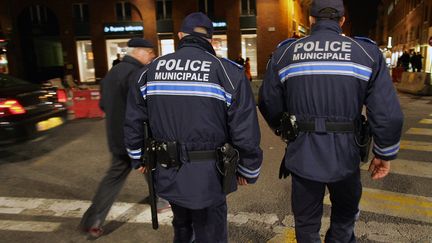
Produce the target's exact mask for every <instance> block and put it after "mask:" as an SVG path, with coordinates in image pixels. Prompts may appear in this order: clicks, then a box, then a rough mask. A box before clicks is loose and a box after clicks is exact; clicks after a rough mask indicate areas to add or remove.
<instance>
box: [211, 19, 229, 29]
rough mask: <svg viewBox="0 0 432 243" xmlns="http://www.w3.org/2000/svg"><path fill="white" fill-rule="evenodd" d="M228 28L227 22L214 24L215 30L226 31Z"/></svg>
mask: <svg viewBox="0 0 432 243" xmlns="http://www.w3.org/2000/svg"><path fill="white" fill-rule="evenodd" d="M227 27H228V24H227V22H226V21H218V22H213V28H214V29H215V30H226V29H227Z"/></svg>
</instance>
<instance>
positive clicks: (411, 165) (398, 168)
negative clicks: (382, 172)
mask: <svg viewBox="0 0 432 243" xmlns="http://www.w3.org/2000/svg"><path fill="white" fill-rule="evenodd" d="M361 169H362V170H368V169H369V163H365V164H364V165H362V166H361ZM390 173H391V174H398V175H408V176H418V177H424V178H432V163H430V162H420V161H409V160H402V159H396V160H392V161H391V165H390Z"/></svg>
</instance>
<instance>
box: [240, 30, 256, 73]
mask: <svg viewBox="0 0 432 243" xmlns="http://www.w3.org/2000/svg"><path fill="white" fill-rule="evenodd" d="M256 39H257V35H256V34H245V35H242V41H241V44H242V45H241V48H242V57H243V58H244V59H245V60H246V58H247V57H249V59H250V65H251V74H252V76H257V75H258V73H257V45H256Z"/></svg>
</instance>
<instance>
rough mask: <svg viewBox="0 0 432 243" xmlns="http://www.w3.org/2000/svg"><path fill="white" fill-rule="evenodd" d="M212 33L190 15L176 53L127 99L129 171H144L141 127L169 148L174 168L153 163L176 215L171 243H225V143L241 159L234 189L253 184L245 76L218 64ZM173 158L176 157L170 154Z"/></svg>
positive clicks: (147, 73)
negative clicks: (222, 155) (145, 125)
mask: <svg viewBox="0 0 432 243" xmlns="http://www.w3.org/2000/svg"><path fill="white" fill-rule="evenodd" d="M212 34H213V26H212V22H211V20H210V19H209V18H208V17H207V16H206V15H204V14H203V13H199V12H198V13H191V14H190V15H188V16H187V17H186V18H185V19H184V21H183V23H182V26H181V29H180V32H179V39H180V43H179V46H178V49H177V51H176V52H175V53H172V54H168V55H165V56H162V57H160V58H158V59H155V60H154V61H153V63H152V64H151V65H149V67H148V69H146V68H145V69H143V72H142V76H141V77H140V79H139V81H138V86H139V87H138V88H137V90H136V91H135V93H130V94H129V98H128V99H129V101H128V107H127V112H126V122H125V142H126V146H127V148H128V151H129V155H130V157H131V158H132V163H133V167H134V168H137V169H138V170H140V171H143V168H145V166H144V167H143V166H142V165H141V164H140V158H141V157H142V156H143V148H142V145H143V134H144V131H143V125H142V124H143V122H144V121H147V122H148V123H149V127H150V130H151V133H152V137H153V139H155V140H156V141H160V142H163V143H164V144H168V145H167V147H169V146H170V145H169V144H171V145H173V146H174V145H175V147H176V149H175V150H174V151H178V158H175V159H174V160H178V161H179V163H178V164H177V163H175V164H174V165H172V164H170V165H167V164H161V163H159V161H158V163H157V167H156V170H155V176H154V177H155V187H156V192H157V194H158V196H160V197H163V198H165V199H167V200H168V201H169V202H170V204H171V207H172V211H173V214H174V219H173V222H172V223H173V227H174V242H191V241H192V240H193V238H195V242H198V243H199V242H206V243H207V242H227V239H228V236H227V205H226V195H225V193H224V192H223V190H222V184H221V173H220V171H219V170H220V167H219V162H218V159H217V153H216V150H217V148H218V147H221V146H223V145H224V144H225V143H230V144H231V145H232V146H233V147H234V148H235V149H236V150H237V151H238V154H239V158H240V159H239V164H238V167H237V182H235V179H236V177H235V174H234V182H235V183H233V184H234V186H235V187H236V184H237V183H238V184H239V185H246V184H251V183H255V182H256V180H257V179H258V176H259V173H260V168H261V163H262V150H261V149H260V147H259V144H260V130H259V125H258V120H257V114H256V107H255V103H254V100H253V95H252V90H251V87H250V84H249V82H248V80H247V78H246V76H245V74H244V71H243V70H242V68H241V67H239V66H238V65H237V64H235V63H234V62H231V61H229V60H227V59H221V58H218V57H216V56H215V55H216V54H215V51H214V49H213V47H212V45H211V44H210V43H211V38H212ZM174 153H175V152H174Z"/></svg>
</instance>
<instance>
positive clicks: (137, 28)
mask: <svg viewBox="0 0 432 243" xmlns="http://www.w3.org/2000/svg"><path fill="white" fill-rule="evenodd" d="M143 31H144V26H143V25H142V22H122V23H110V24H104V27H103V32H104V34H105V35H142V34H143Z"/></svg>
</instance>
